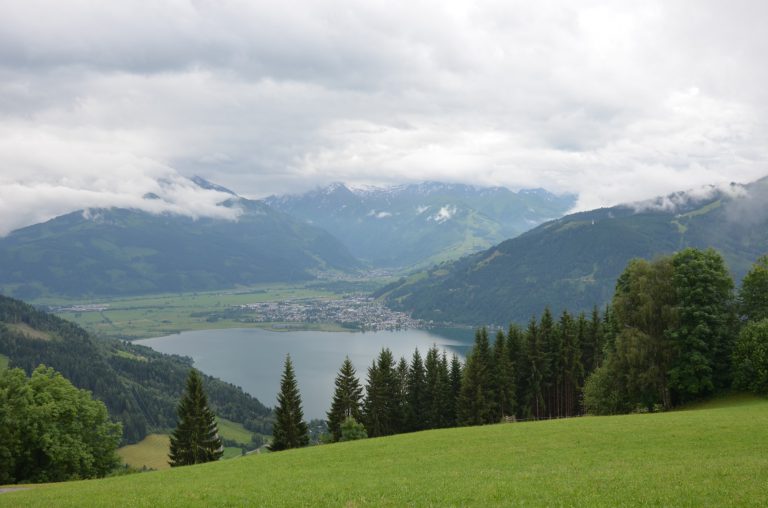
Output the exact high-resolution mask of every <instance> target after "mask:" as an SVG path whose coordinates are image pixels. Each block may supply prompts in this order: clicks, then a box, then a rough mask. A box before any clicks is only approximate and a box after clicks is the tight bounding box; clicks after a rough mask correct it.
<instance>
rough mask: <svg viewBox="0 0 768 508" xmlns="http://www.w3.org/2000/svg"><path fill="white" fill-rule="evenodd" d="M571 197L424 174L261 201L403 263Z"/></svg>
mask: <svg viewBox="0 0 768 508" xmlns="http://www.w3.org/2000/svg"><path fill="white" fill-rule="evenodd" d="M575 199H576V198H575V196H574V195H564V196H557V195H554V194H552V193H549V192H547V191H545V190H543V189H534V190H522V191H520V192H512V191H510V190H509V189H506V188H503V187H473V186H468V185H460V184H445V183H437V182H426V183H422V184H414V185H404V186H398V187H390V188H369V189H350V188H348V187H346V186H345V185H343V184H340V183H336V184H333V185H330V186H328V187H326V188H322V189H318V190H315V191H311V192H307V193H305V194H301V195H288V196H271V197H269V198H267V199H266V200H265V201H266V202H267V203H268V204H269V205H271V206H272V207H274V208H276V209H278V210H281V211H283V212H286V213H289V214H291V215H293V216H295V217H298V218H301V219H303V220H305V221H307V222H309V223H311V224H315V225H317V226H320V227H322V228H323V229H325V230H327V231H328V232H330V233H331V234H332V235H334V236H336V237H337V238H339V239H340V240H341V241H342V242H343V243H344V244H345V245H346V246H347V247H348V248H349V250H350V252H352V254H353V255H355V256H357V257H358V258H360V259H362V260H364V261H366V262H369V263H371V264H372V265H374V266H380V267H403V266H412V265H427V264H430V263H432V262H435V261H443V260H446V259H457V258H459V257H461V256H462V255H465V254H468V253H471V252H477V251H478V250H482V249H485V248H487V247H489V246H491V245H493V244H495V243H498V242H500V241H502V240H504V239H506V238H511V237H514V236H517V235H519V234H520V233H522V232H524V231H527V230H529V229H531V228H532V227H534V226H536V225H537V224H540V223H541V222H543V221H545V220H549V219H552V218H555V217H559V216H561V215H562V214H564V213H565V212H566V211H567V210H569V209H570V208H571V207H573V205H574V203H575Z"/></svg>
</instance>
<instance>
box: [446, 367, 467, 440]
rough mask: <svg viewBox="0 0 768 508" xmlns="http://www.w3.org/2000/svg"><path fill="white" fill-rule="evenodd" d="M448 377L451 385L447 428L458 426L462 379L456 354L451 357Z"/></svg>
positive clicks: (462, 375) (461, 371) (462, 374)
mask: <svg viewBox="0 0 768 508" xmlns="http://www.w3.org/2000/svg"><path fill="white" fill-rule="evenodd" d="M448 376H449V378H450V383H451V395H450V399H451V405H450V412H449V415H450V416H449V426H451V427H455V426H456V425H458V424H459V397H460V396H461V380H462V378H463V377H464V373H463V369H462V367H461V362H460V361H459V357H458V356H456V354H454V355H453V356H451V370H450V372H449V374H448Z"/></svg>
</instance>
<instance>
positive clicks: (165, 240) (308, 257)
mask: <svg viewBox="0 0 768 508" xmlns="http://www.w3.org/2000/svg"><path fill="white" fill-rule="evenodd" d="M228 205H229V206H231V207H236V208H239V209H240V210H241V211H242V213H241V215H240V216H239V218H238V220H237V221H228V220H218V219H210V218H198V219H193V218H190V217H185V216H179V215H171V214H162V215H155V214H151V213H148V212H142V211H139V210H127V209H114V208H113V209H100V210H87V211H85V212H84V211H80V212H73V213H70V214H67V215H63V216H61V217H57V218H55V219H52V220H50V221H48V222H46V223H44V224H36V225H34V226H30V227H27V228H23V229H20V230H17V231H14V232H12V233H11V234H9V235H8V236H6V237H4V238H0V293H3V294H6V295H10V296H15V297H18V298H22V299H26V300H30V299H35V298H39V297H41V296H50V295H61V296H74V297H82V296H94V295H135V294H148V293H163V292H180V291H202V290H209V289H221V288H232V287H235V286H238V285H248V284H255V283H261V282H274V281H293V282H295V281H302V280H310V279H314V278H315V274H316V272H318V271H324V270H348V269H352V268H355V267H356V266H357V261H356V260H355V259H354V258H353V257H352V255H351V254H349V252H348V251H347V250H346V248H345V247H344V246H343V245H341V243H339V241H338V240H336V239H335V238H333V237H332V236H331V235H330V234H328V233H327V232H325V231H323V230H321V229H318V228H316V227H313V226H311V225H309V224H305V223H303V222H301V221H298V220H295V219H293V218H291V217H289V216H287V215H285V214H284V213H281V212H278V211H276V210H273V209H271V208H270V207H269V206H267V205H265V204H263V203H262V202H260V201H251V200H247V199H242V198H232V199H231V200H230V201H229V202H228Z"/></svg>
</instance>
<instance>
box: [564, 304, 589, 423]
mask: <svg viewBox="0 0 768 508" xmlns="http://www.w3.org/2000/svg"><path fill="white" fill-rule="evenodd" d="M581 317H582V320H581V321H582V322H584V321H585V320H584V316H583V314H582V316H581ZM558 330H559V332H560V344H561V355H560V357H561V360H560V363H561V369H562V370H561V372H560V376H559V381H560V385H561V388H560V390H559V393H560V408H559V410H558V416H573V415H575V414H576V413H577V412H578V410H579V408H578V404H579V402H578V400H579V392H580V391H581V386H582V383H583V379H584V366H583V365H582V363H581V356H582V350H581V344H580V342H579V330H578V323H574V321H573V318H572V317H571V315H570V314H569V313H568V312H567V311H563V314H562V316H561V317H560V322H559V324H558Z"/></svg>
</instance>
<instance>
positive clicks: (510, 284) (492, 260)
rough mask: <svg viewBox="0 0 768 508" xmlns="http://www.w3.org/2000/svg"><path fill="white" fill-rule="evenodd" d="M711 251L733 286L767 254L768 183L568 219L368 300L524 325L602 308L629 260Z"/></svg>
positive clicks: (441, 317) (438, 316)
mask: <svg viewBox="0 0 768 508" xmlns="http://www.w3.org/2000/svg"><path fill="white" fill-rule="evenodd" d="M685 247H697V248H707V247H713V248H715V249H717V250H718V251H720V252H721V253H722V254H723V256H724V258H725V259H726V261H727V263H728V266H729V268H730V270H731V272H732V274H733V275H734V277H735V279H736V280H737V281H739V280H741V278H742V277H743V275H744V274H745V273H746V271H747V270H748V269H749V267H750V265H751V264H752V263H753V262H754V261H755V260H756V259H757V258H758V257H759V256H760V255H761V254H764V253H765V252H768V179H762V180H759V181H757V182H754V183H752V184H750V185H746V186H737V185H732V186H731V187H730V188H728V189H715V188H710V189H705V190H703V191H700V192H696V193H684V192H681V193H677V194H673V195H670V196H666V197H663V198H657V199H655V200H651V201H648V202H644V203H636V204H633V205H622V206H616V207H612V208H605V209H599V210H593V211H589V212H582V213H576V214H572V215H568V216H566V217H563V218H561V219H558V220H554V221H551V222H548V223H546V224H543V225H541V226H539V227H538V228H536V229H533V230H531V231H529V232H527V233H525V234H523V235H521V236H519V237H517V238H513V239H511V240H507V241H505V242H503V243H501V244H499V245H496V246H495V247H492V248H490V249H488V250H486V251H484V252H481V253H478V254H475V255H472V256H467V257H465V258H462V259H460V260H459V261H456V262H454V263H445V264H443V265H440V266H437V267H434V268H432V269H430V270H428V271H424V272H422V273H419V274H416V275H414V276H412V277H410V278H409V279H407V280H406V279H403V280H401V281H399V282H397V283H395V284H392V285H390V286H388V287H386V288H384V289H383V290H381V291H380V292H379V293H378V296H383V297H385V298H386V300H387V302H388V303H389V305H390V306H392V307H394V308H397V309H400V310H406V311H410V312H412V313H413V314H414V316H416V317H419V318H424V319H434V320H438V321H454V322H462V323H468V324H473V325H479V324H484V323H485V324H487V323H497V324H506V323H508V322H510V321H516V322H524V321H525V320H527V319H528V318H530V316H531V315H532V314H539V313H541V310H542V309H543V308H544V307H545V306H550V307H551V308H552V311H553V313H554V314H555V315H557V314H558V313H559V312H561V311H562V310H563V309H565V308H568V309H570V310H571V311H579V310H588V309H591V308H592V307H593V306H594V305H602V304H604V303H607V302H608V300H609V299H610V297H611V296H612V294H613V289H614V284H615V281H616V278H617V277H618V276H619V274H620V273H621V271H622V270H623V269H624V267H625V266H626V264H627V262H628V261H629V260H630V259H632V258H635V257H641V258H647V259H651V258H653V257H654V256H657V255H661V254H669V253H672V252H675V251H678V250H680V249H682V248H685Z"/></svg>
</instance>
